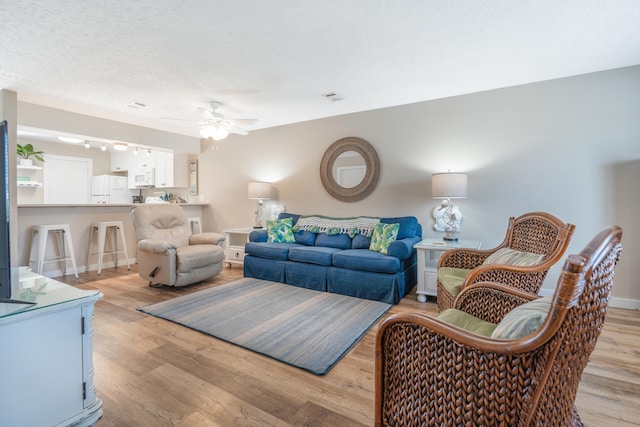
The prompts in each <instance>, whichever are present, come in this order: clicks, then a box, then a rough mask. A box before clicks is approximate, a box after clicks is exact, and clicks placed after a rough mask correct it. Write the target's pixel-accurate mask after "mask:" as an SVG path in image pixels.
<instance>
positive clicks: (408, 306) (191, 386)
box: [57, 267, 640, 427]
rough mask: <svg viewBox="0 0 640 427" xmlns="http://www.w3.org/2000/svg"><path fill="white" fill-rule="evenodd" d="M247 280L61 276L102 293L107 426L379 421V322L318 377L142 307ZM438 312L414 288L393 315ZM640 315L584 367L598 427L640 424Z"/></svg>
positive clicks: (237, 274)
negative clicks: (157, 282) (175, 283)
mask: <svg viewBox="0 0 640 427" xmlns="http://www.w3.org/2000/svg"><path fill="white" fill-rule="evenodd" d="M241 277H242V269H241V268H238V267H234V268H227V267H225V268H224V269H223V272H222V273H221V274H220V275H218V276H217V277H216V278H214V279H212V280H210V281H207V282H203V283H200V284H196V285H192V286H188V287H185V288H168V287H162V288H151V287H149V286H147V284H146V282H144V281H143V280H141V279H140V278H139V277H138V275H137V274H136V270H135V267H134V268H133V269H132V270H131V271H128V270H127V269H126V268H123V267H118V268H116V269H106V270H103V272H102V276H97V275H96V274H95V272H89V273H83V274H81V275H80V279H79V280H76V279H74V278H73V276H67V277H66V278H57V280H60V281H63V282H65V283H69V284H72V285H76V286H78V287H80V288H85V289H98V290H99V291H100V292H102V293H103V294H104V298H103V299H102V300H101V301H99V302H98V303H97V305H96V310H95V318H94V330H95V336H94V367H95V383H96V389H97V394H98V397H99V398H101V399H102V400H103V401H104V408H103V409H104V416H103V417H102V419H101V420H100V421H99V423H98V426H102V427H109V426H118V427H123V426H171V425H176V426H332V427H333V426H370V425H372V424H373V393H374V389H373V380H374V346H375V334H376V331H377V325H375V326H374V327H373V328H372V329H371V330H370V331H369V332H368V333H367V335H366V336H365V337H364V338H363V339H362V340H361V341H360V342H359V343H358V344H357V345H356V346H355V347H354V348H353V349H352V350H351V351H350V352H349V353H348V354H347V355H346V356H345V357H344V358H343V359H342V360H341V361H340V362H339V363H338V364H337V365H336V366H335V367H334V368H333V369H332V370H331V371H330V372H329V373H328V374H327V375H325V376H317V375H313V374H311V373H308V372H306V371H304V370H301V369H297V368H294V367H291V366H288V365H285V364H283V363H280V362H277V361H275V360H272V359H270V358H268V357H266V356H261V355H259V354H256V353H253V352H251V351H248V350H245V349H243V348H240V347H237V346H235V345H232V344H228V343H226V342H223V341H220V340H218V339H215V338H212V337H210V336H207V335H204V334H202V333H199V332H195V331H192V330H190V329H187V328H185V327H182V326H179V325H177V324H174V323H171V322H168V321H165V320H162V319H157V318H155V317H151V316H148V315H146V314H143V313H140V312H138V311H136V308H138V307H141V306H144V305H147V304H151V303H154V302H158V301H162V300H166V299H169V298H174V297H176V296H178V295H183V294H186V293H190V292H194V291H197V290H201V289H204V288H207V287H210V286H216V285H219V284H222V283H226V282H228V281H231V280H235V279H238V278H241ZM402 311H426V312H430V313H435V311H436V304H435V303H434V302H433V301H432V300H430V301H429V302H427V303H424V304H423V303H419V302H417V301H416V294H415V289H414V291H412V292H411V293H410V294H409V295H407V296H406V297H405V298H404V299H403V300H402V301H401V302H400V304H398V305H396V306H394V307H393V308H392V309H391V310H390V312H389V314H391V313H397V312H402ZM639 362H640V312H638V311H631V310H622V309H610V310H609V314H608V318H607V321H606V324H605V328H604V330H603V333H602V335H601V337H600V339H599V341H598V345H597V347H596V350H595V351H594V353H593V354H592V356H591V361H590V363H589V365H588V366H587V369H586V370H585V372H584V374H583V377H582V382H581V385H580V389H579V392H578V398H577V406H578V410H579V412H580V415H581V417H582V419H583V421H584V422H585V423H586V424H587V425H590V426H625V425H629V426H630V425H639V423H640V363H639Z"/></svg>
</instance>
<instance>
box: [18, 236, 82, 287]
mask: <svg viewBox="0 0 640 427" xmlns="http://www.w3.org/2000/svg"><path fill="white" fill-rule="evenodd" d="M49 233H54V234H55V241H56V248H57V251H58V253H57V254H56V256H54V257H53V258H50V259H45V254H46V250H47V240H48V238H49ZM65 246H66V247H65ZM34 248H35V249H36V258H35V259H33V258H31V259H29V264H35V265H36V272H37V273H38V274H42V269H43V267H44V264H46V263H48V262H59V263H60V265H61V266H62V274H63V275H65V276H66V274H67V261H71V265H72V266H73V275H74V276H75V277H76V279H77V278H78V270H77V269H76V256H75V254H74V253H73V242H72V240H71V228H70V227H69V224H51V225H34V226H33V230H32V232H31V254H30V256H31V255H32V254H33V250H34ZM67 249H68V251H69V255H68V256H67Z"/></svg>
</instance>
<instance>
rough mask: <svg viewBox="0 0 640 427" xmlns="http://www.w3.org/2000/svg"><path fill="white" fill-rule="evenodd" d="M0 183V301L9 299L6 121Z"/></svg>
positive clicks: (1, 132) (0, 139)
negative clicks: (0, 200) (0, 191)
mask: <svg viewBox="0 0 640 427" xmlns="http://www.w3.org/2000/svg"><path fill="white" fill-rule="evenodd" d="M0 143H1V144H2V160H0V172H2V173H1V174H0V183H1V184H2V193H3V196H4V197H2V203H0V224H2V225H0V301H4V300H10V299H11V248H10V245H11V242H10V235H11V232H10V228H9V226H10V224H9V223H10V216H9V168H8V166H9V133H8V132H7V121H6V120H5V121H2V122H0Z"/></svg>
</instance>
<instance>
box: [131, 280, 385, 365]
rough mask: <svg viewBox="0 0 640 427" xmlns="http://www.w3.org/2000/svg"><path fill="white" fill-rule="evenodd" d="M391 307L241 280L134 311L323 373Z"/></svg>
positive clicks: (288, 286) (286, 286)
mask: <svg viewBox="0 0 640 427" xmlns="http://www.w3.org/2000/svg"><path fill="white" fill-rule="evenodd" d="M389 308H391V305H389V304H386V303H382V302H378V301H370V300H365V299H360V298H353V297H348V296H344V295H338V294H332V293H328V292H318V291H313V290H309V289H304V288H299V287H297V286H291V285H285V284H282V283H275V282H269V281H266V280H259V279H250V278H244V279H240V280H236V281H233V282H230V283H226V284H224V285H220V286H216V287H213V288H209V289H205V290H203V291H198V292H194V293H192V294H188V295H184V296H181V297H177V298H174V299H171V300H168V301H163V302H160V303H156V304H151V305H148V306H145V307H141V308H139V309H138V310H140V311H142V312H144V313H147V314H150V315H153V316H156V317H160V318H163V319H167V320H170V321H172V322H176V323H178V324H180V325H183V326H186V327H189V328H191V329H195V330H197V331H200V332H204V333H206V334H209V335H211V336H214V337H216V338H220V339H223V340H225V341H228V342H231V343H233V344H236V345H239V346H242V347H244V348H247V349H249V350H253V351H255V352H257V353H261V354H265V355H267V356H270V357H272V358H274V359H277V360H279V361H282V362H285V363H288V364H290V365H293V366H296V367H298V368H302V369H306V370H307V371H309V372H312V373H314V374H317V375H324V374H326V373H327V372H329V370H330V369H331V368H332V367H333V366H335V364H336V363H338V361H339V360H340V359H342V357H343V356H344V355H345V354H346V353H347V352H348V351H349V350H350V349H351V347H353V346H354V345H355V344H356V343H357V342H358V340H360V338H361V337H362V336H363V335H364V334H365V333H366V332H367V331H368V330H369V328H371V326H372V325H373V324H374V323H375V322H376V321H377V320H378V319H379V318H380V317H381V316H382V315H383V314H385V313H386V312H387V310H389Z"/></svg>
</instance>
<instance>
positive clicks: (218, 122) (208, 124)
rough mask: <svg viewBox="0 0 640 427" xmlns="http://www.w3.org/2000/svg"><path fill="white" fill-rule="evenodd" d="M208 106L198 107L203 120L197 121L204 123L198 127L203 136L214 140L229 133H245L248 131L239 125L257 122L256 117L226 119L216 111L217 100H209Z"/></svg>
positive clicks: (218, 104) (219, 105)
mask: <svg viewBox="0 0 640 427" xmlns="http://www.w3.org/2000/svg"><path fill="white" fill-rule="evenodd" d="M209 105H210V106H211V107H210V108H202V107H198V110H200V113H201V114H202V118H203V121H201V122H198V123H199V124H201V125H204V126H203V127H202V128H201V129H200V135H201V136H202V137H203V138H213V139H214V140H216V141H219V140H221V139H224V138H226V137H227V136H228V135H229V134H230V133H235V134H238V135H247V134H248V133H249V132H248V131H246V130H244V129H243V128H242V127H240V126H248V125H252V124H255V123H257V122H258V120H257V119H227V118H225V116H224V114H222V113H220V112H218V109H219V108H220V107H221V105H222V104H220V103H219V102H217V101H211V102H209Z"/></svg>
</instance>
